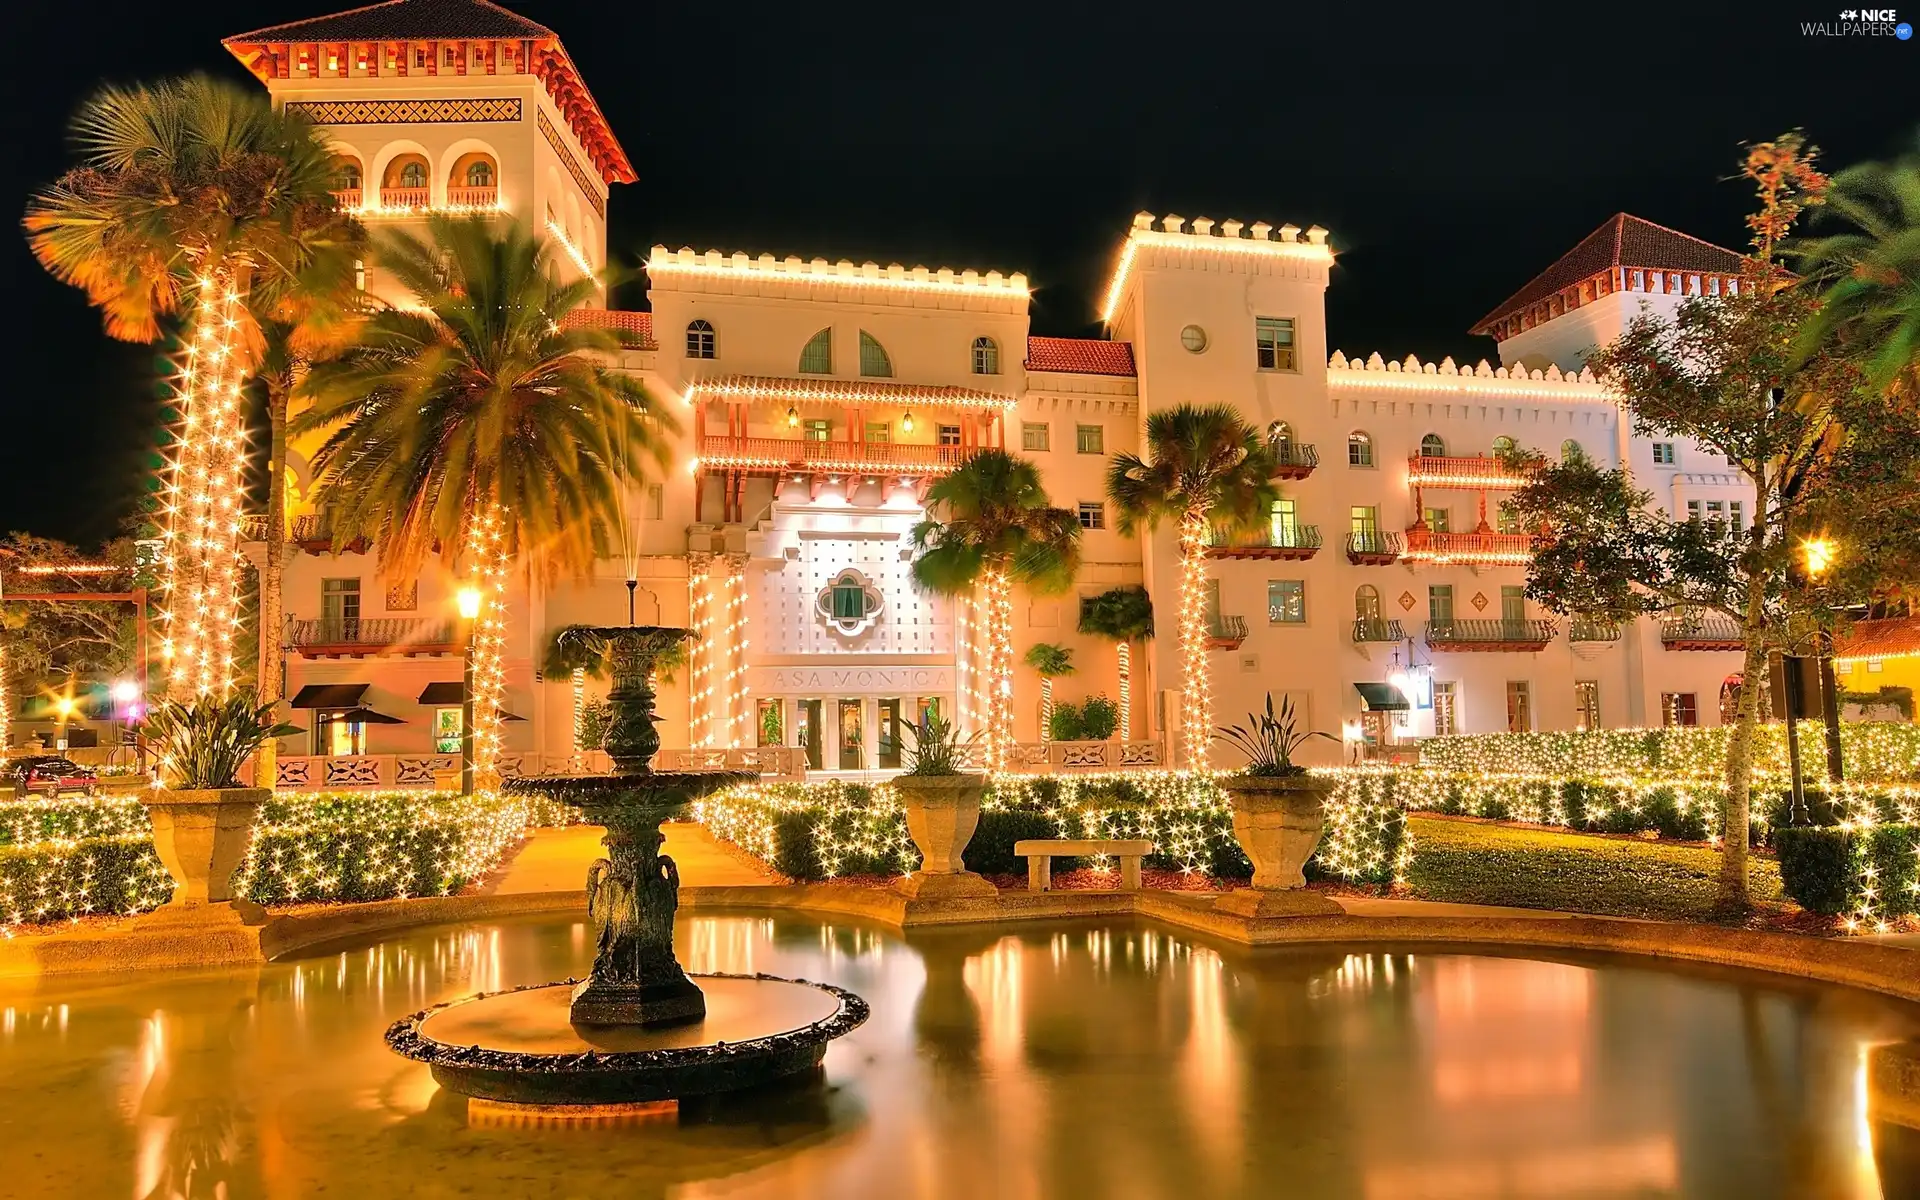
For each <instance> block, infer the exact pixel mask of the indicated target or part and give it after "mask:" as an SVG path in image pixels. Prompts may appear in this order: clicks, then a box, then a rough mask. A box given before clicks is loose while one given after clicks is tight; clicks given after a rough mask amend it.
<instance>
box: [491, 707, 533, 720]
mask: <svg viewBox="0 0 1920 1200" xmlns="http://www.w3.org/2000/svg"><path fill="white" fill-rule="evenodd" d="M493 715H494V716H496V717H498V718H500V719H501V720H502V721H524V720H526V718H525V717H516V716H514V715H513V714H512V713H510V712H508V711H507V710H506V709H504V708H496V709H494V710H493Z"/></svg>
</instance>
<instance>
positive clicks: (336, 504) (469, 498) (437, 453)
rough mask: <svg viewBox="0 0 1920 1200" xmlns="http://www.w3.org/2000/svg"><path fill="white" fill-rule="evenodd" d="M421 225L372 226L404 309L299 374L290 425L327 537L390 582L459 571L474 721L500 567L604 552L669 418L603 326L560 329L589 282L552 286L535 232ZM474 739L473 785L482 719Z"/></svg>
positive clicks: (569, 567)
mask: <svg viewBox="0 0 1920 1200" xmlns="http://www.w3.org/2000/svg"><path fill="white" fill-rule="evenodd" d="M429 234H430V237H429V239H427V240H422V239H420V238H417V237H413V236H411V235H408V234H404V233H395V234H391V235H389V236H387V237H385V238H383V239H382V241H381V243H380V245H379V246H378V248H377V249H378V261H379V264H380V265H381V266H382V267H383V268H385V269H386V270H387V271H388V272H389V273H390V274H392V276H393V277H394V278H395V279H396V280H398V281H399V283H400V284H401V285H402V286H404V287H405V288H406V289H407V290H408V291H410V292H411V293H412V294H413V301H414V303H413V306H412V307H409V308H407V309H398V308H395V309H385V310H382V311H380V312H377V313H375V314H373V315H372V316H371V317H369V318H368V319H367V320H366V321H365V323H364V324H363V325H362V326H361V328H360V332H359V337H358V340H357V341H356V342H355V344H354V345H353V346H352V347H351V348H350V349H348V350H347V351H346V352H345V353H343V354H341V355H340V356H339V357H337V358H335V359H333V360H331V361H328V362H322V363H319V364H316V365H315V366H314V368H313V370H312V371H311V372H310V373H309V374H308V376H307V379H306V382H305V384H304V385H303V387H302V392H303V394H304V395H305V396H307V397H308V398H310V399H311V401H312V404H311V406H310V407H309V408H308V409H307V410H306V411H305V412H303V413H301V414H300V416H298V417H297V418H295V419H294V421H293V422H292V426H291V427H292V431H293V433H294V434H295V435H296V436H298V435H301V434H307V433H322V432H324V433H325V438H324V440H323V441H322V442H321V444H320V445H319V447H318V448H317V449H316V450H315V452H314V454H313V468H314V477H315V487H314V500H315V502H316V503H317V504H318V505H319V506H320V507H321V508H323V509H325V510H326V511H328V512H329V514H330V516H331V520H332V530H331V532H332V536H333V540H334V544H335V545H336V546H344V545H346V544H348V543H350V542H354V541H357V540H360V539H363V538H364V539H367V540H369V541H371V542H373V543H374V544H375V545H376V546H378V547H379V554H380V567H381V573H382V574H383V576H386V577H388V578H395V577H397V578H408V577H411V576H413V575H415V574H417V573H418V571H419V569H420V568H421V566H422V565H423V564H424V563H425V562H426V560H427V559H428V558H430V557H437V558H438V559H439V560H440V561H442V562H444V563H446V564H447V565H448V566H450V567H453V566H457V565H459V564H461V563H462V562H464V563H465V564H466V565H467V566H468V568H469V569H470V570H472V571H473V572H474V573H475V576H476V582H478V583H480V584H481V585H482V594H483V598H484V600H485V611H484V612H483V614H482V616H481V617H480V624H479V625H478V627H477V628H478V630H479V633H478V635H477V638H476V649H475V650H474V654H475V658H476V664H475V668H474V672H475V680H476V691H477V698H476V701H475V711H476V712H477V713H479V714H480V716H479V717H478V718H476V720H475V725H476V726H480V725H481V724H482V722H483V721H486V722H492V721H493V720H494V713H495V710H496V708H497V706H498V705H497V699H498V697H497V695H496V694H495V693H497V692H498V690H499V687H500V682H499V668H498V663H497V653H498V645H499V639H500V636H501V631H502V630H503V628H504V618H503V616H502V612H503V608H502V605H503V598H504V582H505V575H506V572H507V570H508V564H509V563H519V564H521V565H522V567H524V569H525V570H526V571H527V572H528V573H529V574H530V575H531V576H532V577H534V578H537V579H540V580H541V581H543V582H548V581H551V580H552V579H553V578H555V577H556V576H557V575H558V574H560V573H561V572H563V571H565V572H567V573H570V574H573V575H576V576H584V575H587V574H589V573H590V572H591V571H592V569H593V564H594V562H595V561H596V560H597V559H600V558H604V557H607V556H608V555H609V554H610V552H611V549H612V546H613V538H612V536H611V535H610V531H609V525H610V523H612V522H617V521H618V520H620V519H621V514H622V513H623V512H624V511H625V509H624V507H623V504H622V500H623V497H624V492H625V490H626V489H628V488H630V487H633V486H637V485H638V483H639V482H640V480H641V479H642V478H643V476H644V467H645V462H646V460H647V459H649V458H651V459H653V460H654V461H655V463H656V464H658V465H662V466H664V463H665V461H666V455H667V452H668V447H667V445H666V443H665V442H664V441H663V440H662V439H661V438H660V437H659V435H658V434H657V433H656V432H655V430H656V429H658V428H662V427H664V428H668V429H671V428H672V427H673V423H672V421H671V418H669V417H668V416H667V415H666V414H664V413H661V412H659V411H658V410H657V409H655V408H654V407H653V405H652V404H651V401H650V400H649V399H648V397H647V394H646V392H645V390H644V389H643V388H642V387H641V385H640V383H639V382H638V381H637V380H635V379H634V378H633V377H632V376H629V375H625V374H622V373H620V372H618V371H617V370H615V369H613V368H612V366H611V365H609V364H611V363H612V362H614V361H616V356H617V352H618V349H619V347H618V344H617V343H616V341H615V340H614V338H613V336H612V334H610V333H609V332H607V331H605V330H602V329H597V328H566V327H565V326H564V318H565V317H566V315H567V314H568V313H570V312H572V311H573V310H574V309H576V308H578V307H580V306H581V305H582V304H584V303H585V302H586V301H587V300H588V299H590V298H591V297H592V296H593V295H594V294H595V290H596V286H597V285H596V284H595V282H594V281H593V280H591V279H579V280H576V281H574V282H573V283H569V284H561V283H558V282H556V279H555V272H554V271H553V269H552V266H553V264H552V258H551V253H550V250H549V247H548V245H547V243H545V242H544V241H540V240H537V239H535V238H533V237H531V236H529V235H528V234H527V233H526V232H525V231H524V230H521V229H519V228H517V227H513V226H508V227H506V228H503V229H502V228H497V227H496V224H495V223H494V222H493V221H491V220H489V219H488V218H485V217H472V218H467V219H463V220H452V219H448V218H444V217H436V218H433V219H432V220H431V221H430V222H429ZM483 659H484V663H483V662H482V660H483ZM479 693H485V694H479ZM472 736H473V737H474V739H475V742H476V749H475V761H476V771H475V773H476V775H477V776H479V777H481V778H482V779H483V780H484V779H486V778H487V777H488V776H490V775H491V773H492V772H491V758H492V756H493V754H494V753H495V752H496V751H497V732H496V731H494V730H493V729H492V728H491V727H489V728H486V729H482V728H476V729H475V730H474V731H473V734H472ZM483 786H484V784H483Z"/></svg>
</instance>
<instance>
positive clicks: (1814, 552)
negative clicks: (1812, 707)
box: [1802, 538, 1846, 783]
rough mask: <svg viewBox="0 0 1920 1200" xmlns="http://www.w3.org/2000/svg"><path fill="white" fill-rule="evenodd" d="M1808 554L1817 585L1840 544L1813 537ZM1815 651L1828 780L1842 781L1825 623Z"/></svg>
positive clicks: (1807, 545) (1830, 646)
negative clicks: (1825, 740)
mask: <svg viewBox="0 0 1920 1200" xmlns="http://www.w3.org/2000/svg"><path fill="white" fill-rule="evenodd" d="M1802 549H1803V550H1804V551H1805V553H1806V556H1807V578H1808V579H1810V580H1812V581H1813V582H1814V583H1815V584H1816V585H1817V584H1819V582H1820V577H1821V576H1823V575H1825V574H1826V573H1827V568H1829V567H1831V566H1832V565H1833V561H1834V559H1836V558H1838V557H1839V555H1840V550H1839V547H1837V546H1835V545H1834V544H1833V542H1832V541H1830V540H1828V539H1827V538H1810V539H1808V540H1807V541H1806V542H1805V543H1803V545H1802ZM1814 647H1815V649H1814V654H1815V656H1816V657H1817V658H1818V659H1819V662H1820V717H1821V720H1822V721H1823V722H1824V723H1825V725H1826V727H1827V781H1828V782H1829V783H1840V782H1841V781H1842V780H1843V779H1844V777H1845V773H1846V768H1845V765H1844V763H1843V761H1842V759H1841V757H1840V694H1839V687H1838V685H1837V682H1836V680H1835V679H1834V676H1833V630H1832V629H1831V628H1830V627H1828V626H1824V625H1823V626H1822V627H1821V629H1820V632H1819V633H1818V634H1817V635H1816V637H1815V639H1814Z"/></svg>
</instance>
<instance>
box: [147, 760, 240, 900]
mask: <svg viewBox="0 0 1920 1200" xmlns="http://www.w3.org/2000/svg"><path fill="white" fill-rule="evenodd" d="M272 795H273V790H272V789H271V788H215V789H210V790H207V791H170V790H164V789H163V790H156V791H148V792H146V793H144V794H142V795H141V797H140V803H141V804H142V805H144V806H145V807H146V810H147V816H148V817H149V818H150V819H151V820H152V822H153V849H154V852H155V853H156V854H158V855H159V856H160V861H161V862H162V863H164V864H165V865H166V868H167V874H169V875H171V876H173V899H172V900H170V901H168V902H167V903H166V904H165V905H164V906H162V907H161V908H159V909H157V910H155V912H154V914H153V916H154V917H155V918H156V919H159V920H163V921H180V920H188V921H208V922H218V923H233V922H235V921H238V922H239V923H241V924H246V925H257V924H259V923H260V922H261V921H262V920H264V919H265V913H264V912H263V910H262V909H261V908H260V906H259V905H257V904H254V903H253V902H251V901H249V900H246V899H243V898H241V897H239V896H236V895H234V894H233V889H232V879H233V873H234V871H236V870H237V869H239V866H240V860H241V859H242V858H244V857H246V853H247V846H248V845H249V844H251V843H252V841H253V823H254V819H255V818H256V817H258V816H259V814H260V806H261V805H262V804H265V803H266V802H267V800H268V799H270V798H271V797H272Z"/></svg>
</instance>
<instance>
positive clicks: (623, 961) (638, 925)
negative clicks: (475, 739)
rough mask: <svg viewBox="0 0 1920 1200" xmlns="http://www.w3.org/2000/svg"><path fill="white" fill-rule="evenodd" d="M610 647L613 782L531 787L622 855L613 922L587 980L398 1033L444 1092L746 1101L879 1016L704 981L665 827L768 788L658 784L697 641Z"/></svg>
mask: <svg viewBox="0 0 1920 1200" xmlns="http://www.w3.org/2000/svg"><path fill="white" fill-rule="evenodd" d="M592 632H593V634H594V635H595V636H598V637H601V638H604V639H605V640H606V643H607V647H608V652H609V658H610V662H611V666H612V670H613V687H612V689H611V690H610V691H609V692H608V694H607V702H608V705H609V706H610V707H611V708H612V710H613V721H612V725H611V727H610V728H609V729H608V731H607V752H608V755H609V757H611V758H612V759H613V766H614V773H613V774H611V775H568V776H555V777H550V778H544V779H524V780H515V781H513V782H512V783H510V784H508V785H507V790H509V791H511V792H515V793H520V794H525V795H540V796H547V797H550V798H552V799H555V800H558V801H560V802H562V803H564V804H569V805H572V806H575V807H577V808H579V809H581V811H582V814H583V815H584V816H585V817H586V819H587V820H588V821H589V822H591V823H594V824H598V825H604V826H606V830H607V834H606V838H605V843H604V844H605V845H606V848H607V857H606V858H603V859H601V860H599V861H598V862H595V863H594V864H593V866H592V867H590V868H589V869H588V872H587V913H588V916H589V917H590V918H591V919H592V920H593V921H594V922H595V923H596V924H597V925H598V926H599V940H598V943H597V949H596V952H595V954H594V960H593V970H592V971H591V972H590V973H589V974H588V976H587V978H586V979H584V980H574V979H569V980H566V981H564V982H558V983H540V984H533V985H531V986H528V987H523V988H517V989H515V990H513V991H508V992H495V993H491V994H483V995H479V996H472V997H469V998H467V999H464V1000H457V1001H454V1002H452V1003H450V1004H443V1005H439V1006H437V1007H435V1008H430V1009H426V1010H423V1011H421V1012H418V1013H415V1014H413V1015H412V1016H410V1017H406V1018H404V1019H402V1020H400V1021H397V1022H395V1023H394V1024H393V1026H392V1027H391V1028H390V1029H388V1030H387V1044H388V1045H389V1046H390V1047H392V1048H393V1049H394V1051H395V1052H397V1053H399V1054H402V1055H404V1056H406V1057H408V1058H412V1059H417V1060H419V1061H422V1062H425V1063H428V1064H429V1065H430V1066H431V1067H432V1070H433V1077H434V1080H435V1081H436V1082H438V1083H439V1084H440V1086H442V1087H444V1088H447V1089H449V1090H451V1091H455V1092H459V1093H461V1094H462V1095H466V1096H472V1097H477V1098H480V1099H485V1100H493V1101H502V1102H507V1103H523V1104H543V1105H545V1104H616V1103H623V1102H651V1101H661V1100H675V1099H679V1098H681V1097H683V1096H697V1095H705V1094H710V1093H714V1092H723V1091H734V1090H738V1089H741V1088H748V1087H754V1086H756V1085H759V1084H764V1083H768V1082H771V1081H772V1080H774V1079H778V1078H780V1077H782V1076H786V1075H792V1074H794V1073H797V1072H800V1071H805V1070H808V1069H809V1068H812V1067H815V1066H818V1065H819V1063H820V1060H821V1058H822V1056H824V1055H825V1053H826V1047H827V1043H828V1042H829V1041H830V1040H832V1039H833V1038H836V1037H839V1036H840V1035H842V1034H844V1033H847V1032H848V1031H850V1030H852V1029H854V1028H855V1027H856V1026H858V1025H859V1024H860V1023H861V1022H863V1021H865V1020H866V1018H867V1006H866V1003H865V1002H864V1001H862V1000H861V999H860V998H859V997H858V996H855V995H853V994H852V993H851V992H845V991H842V990H840V989H839V988H835V987H831V986H828V985H826V984H820V983H810V982H808V981H806V980H789V979H778V978H775V977H772V976H768V975H753V976H740V975H704V976H689V975H687V974H686V972H685V971H683V970H682V969H681V967H680V962H679V960H678V959H677V958H675V957H674V953H673V917H674V911H675V909H676V908H677V907H678V905H679V891H680V875H679V871H678V870H677V869H676V868H675V866H674V862H673V859H672V858H670V857H668V856H667V855H664V854H661V853H660V845H661V842H662V840H663V838H662V835H661V833H660V823H661V822H662V821H665V820H668V819H670V818H672V817H676V816H679V815H681V814H683V813H684V812H685V811H686V807H687V805H688V804H689V803H690V802H691V801H693V800H695V799H697V798H699V797H700V796H703V795H706V794H707V793H709V792H714V791H718V790H720V789H722V788H725V787H729V786H731V785H733V784H736V783H743V782H748V781H751V780H753V779H755V778H757V776H755V775H752V774H741V773H730V772H686V773H658V774H656V773H655V772H654V771H652V770H651V769H650V767H649V763H650V762H651V760H652V758H653V756H654V753H655V752H656V751H658V750H659V748H660V735H659V734H658V733H657V732H656V731H655V730H654V713H653V684H652V674H653V664H654V660H655V659H656V658H657V657H658V656H659V655H660V654H661V652H663V651H664V650H666V649H668V648H669V647H671V646H674V645H676V644H677V643H679V642H681V641H684V640H685V639H686V638H687V637H688V636H690V635H689V631H687V630H684V629H667V628H661V627H657V626H645V625H643V626H618V627H614V628H608V629H599V630H594V631H592Z"/></svg>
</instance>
